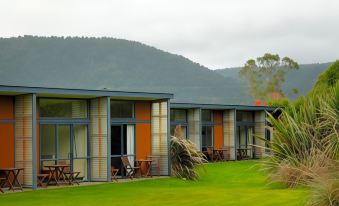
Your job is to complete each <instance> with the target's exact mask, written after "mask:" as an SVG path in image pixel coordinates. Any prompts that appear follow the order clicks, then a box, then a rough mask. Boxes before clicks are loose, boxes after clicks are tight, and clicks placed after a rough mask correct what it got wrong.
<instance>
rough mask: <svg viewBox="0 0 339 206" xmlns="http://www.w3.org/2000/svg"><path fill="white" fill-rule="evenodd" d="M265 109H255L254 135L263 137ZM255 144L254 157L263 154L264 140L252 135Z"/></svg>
mask: <svg viewBox="0 0 339 206" xmlns="http://www.w3.org/2000/svg"><path fill="white" fill-rule="evenodd" d="M265 116H266V115H265V111H257V112H255V115H254V132H255V136H259V137H261V138H263V139H265ZM254 139H255V145H258V146H259V147H255V157H256V158H260V157H262V156H263V155H264V154H265V149H264V148H263V147H265V142H264V141H263V140H261V139H259V138H257V137H254Z"/></svg>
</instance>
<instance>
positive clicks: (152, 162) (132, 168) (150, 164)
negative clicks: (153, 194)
mask: <svg viewBox="0 0 339 206" xmlns="http://www.w3.org/2000/svg"><path fill="white" fill-rule="evenodd" d="M121 163H122V165H123V169H124V170H125V174H126V177H128V178H130V179H133V178H135V177H153V174H152V168H155V169H156V170H157V172H158V176H160V156H154V155H150V156H147V159H139V160H136V161H135V165H132V164H131V163H130V161H129V159H128V156H122V157H121ZM118 172H119V169H117V168H114V167H111V175H112V180H114V181H118V180H117V174H118Z"/></svg>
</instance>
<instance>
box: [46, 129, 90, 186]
mask: <svg viewBox="0 0 339 206" xmlns="http://www.w3.org/2000/svg"><path fill="white" fill-rule="evenodd" d="M40 131H41V132H40V148H41V156H40V161H41V169H42V170H44V169H45V168H44V166H46V165H53V164H69V165H70V166H71V169H72V170H73V171H76V172H80V175H79V176H80V177H83V178H84V179H86V177H87V125H83V124H79V125H78V124H74V125H72V124H40Z"/></svg>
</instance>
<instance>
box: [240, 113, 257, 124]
mask: <svg viewBox="0 0 339 206" xmlns="http://www.w3.org/2000/svg"><path fill="white" fill-rule="evenodd" d="M253 121H254V119H253V112H245V111H237V122H253Z"/></svg>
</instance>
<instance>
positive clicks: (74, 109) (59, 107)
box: [39, 98, 87, 118]
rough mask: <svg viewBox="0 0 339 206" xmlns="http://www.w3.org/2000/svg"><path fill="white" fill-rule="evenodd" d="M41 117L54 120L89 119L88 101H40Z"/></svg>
mask: <svg viewBox="0 0 339 206" xmlns="http://www.w3.org/2000/svg"><path fill="white" fill-rule="evenodd" d="M39 106H40V107H39V108H40V116H41V117H54V118H87V101H86V100H74V99H44V98H42V99H40V100H39Z"/></svg>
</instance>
